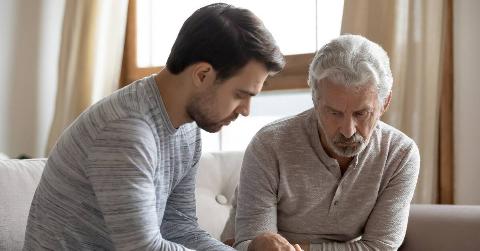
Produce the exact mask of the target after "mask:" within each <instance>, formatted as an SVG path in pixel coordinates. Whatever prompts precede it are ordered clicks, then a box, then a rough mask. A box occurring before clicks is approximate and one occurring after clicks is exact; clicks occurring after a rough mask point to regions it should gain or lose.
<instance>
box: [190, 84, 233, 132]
mask: <svg viewBox="0 0 480 251" xmlns="http://www.w3.org/2000/svg"><path fill="white" fill-rule="evenodd" d="M214 97H215V95H214V92H213V91H212V92H207V93H206V94H204V95H203V96H202V95H201V94H200V95H198V96H196V97H194V98H193V100H192V101H191V102H190V103H189V104H188V105H187V114H188V116H190V118H192V119H193V120H194V121H195V122H196V123H197V125H198V127H200V128H202V129H203V130H205V131H207V132H210V133H214V132H218V131H220V129H222V126H223V125H225V124H227V123H230V121H233V120H235V119H236V118H237V117H238V114H233V115H232V116H230V117H228V118H226V119H223V120H220V121H218V120H216V119H215V118H217V117H219V116H217V115H216V112H215V111H214V108H215V107H216V105H217V104H216V102H215V98H214Z"/></svg>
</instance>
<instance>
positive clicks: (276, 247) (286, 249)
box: [248, 233, 303, 251]
mask: <svg viewBox="0 0 480 251" xmlns="http://www.w3.org/2000/svg"><path fill="white" fill-rule="evenodd" d="M248 251H303V250H302V249H301V248H300V246H299V245H298V244H295V245H294V246H292V244H290V243H289V242H288V241H287V240H286V239H285V238H283V237H282V236H281V235H279V234H275V233H263V234H261V235H259V236H257V237H255V239H253V240H252V242H251V243H250V245H249V246H248Z"/></svg>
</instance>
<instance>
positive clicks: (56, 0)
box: [0, 0, 65, 157]
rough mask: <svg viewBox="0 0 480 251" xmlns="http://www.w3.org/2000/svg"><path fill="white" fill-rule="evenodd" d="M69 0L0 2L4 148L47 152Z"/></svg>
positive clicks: (0, 148)
mask: <svg viewBox="0 0 480 251" xmlns="http://www.w3.org/2000/svg"><path fill="white" fill-rule="evenodd" d="M64 2H65V0H38V1H37V0H2V1H0V16H1V17H2V18H1V19H0V34H2V39H1V42H0V55H2V56H1V57H0V152H4V153H6V154H7V155H9V156H10V157H17V156H18V155H19V154H28V155H31V156H34V157H41V156H44V151H45V150H44V149H45V145H46V140H47V137H48V130H49V127H50V123H51V120H52V118H53V109H54V103H55V91H56V82H57V69H58V54H59V49H60V34H61V28H62V20H63V9H64Z"/></svg>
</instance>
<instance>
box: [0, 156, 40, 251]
mask: <svg viewBox="0 0 480 251" xmlns="http://www.w3.org/2000/svg"><path fill="white" fill-rule="evenodd" d="M45 162H46V159H31V160H16V159H10V160H0V250H21V249H22V247H23V240H24V237H25V227H26V225H27V219H28V212H29V210H30V203H31V202H32V198H33V194H34V193H35V189H36V188H37V185H38V182H39V181H40V177H41V176H42V171H43V167H44V166H45Z"/></svg>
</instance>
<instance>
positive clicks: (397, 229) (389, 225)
mask: <svg viewBox="0 0 480 251" xmlns="http://www.w3.org/2000/svg"><path fill="white" fill-rule="evenodd" d="M404 153H405V154H404V155H403V156H400V158H399V160H398V163H395V164H394V165H397V168H396V172H395V173H394V174H393V176H392V178H391V179H390V181H389V183H388V185H387V186H386V188H385V189H384V190H383V191H382V192H381V194H380V195H379V197H378V200H377V203H376V204H375V207H374V208H373V210H372V212H371V214H370V216H369V218H368V221H367V223H366V226H365V231H364V233H363V235H362V238H361V240H358V241H353V242H324V243H319V244H311V245H310V250H311V251H327V250H331V251H334V250H335V251H339V250H397V249H398V248H399V247H400V245H401V244H402V242H403V238H404V237H405V233H406V231H407V223H408V215H409V212H410V202H411V200H412V198H413V193H414V190H415V186H416V183H417V178H418V172H419V169H420V154H419V151H418V147H417V146H416V144H415V143H413V142H412V144H411V145H410V147H409V148H408V149H407V150H405V151H404Z"/></svg>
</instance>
